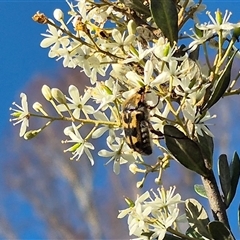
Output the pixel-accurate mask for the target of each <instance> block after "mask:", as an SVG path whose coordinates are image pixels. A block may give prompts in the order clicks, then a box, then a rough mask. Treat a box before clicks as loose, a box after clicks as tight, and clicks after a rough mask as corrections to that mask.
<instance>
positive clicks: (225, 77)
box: [202, 51, 237, 111]
mask: <svg viewBox="0 0 240 240" xmlns="http://www.w3.org/2000/svg"><path fill="white" fill-rule="evenodd" d="M236 53H237V51H236V52H234V53H233V54H232V56H231V57H230V58H229V60H228V63H227V65H226V67H225V69H224V70H223V72H222V74H221V75H220V76H219V78H218V80H217V82H216V87H215V89H214V91H213V93H212V95H211V96H210V98H209V99H208V100H207V103H206V105H205V106H204V107H203V109H202V111H205V110H208V109H209V108H210V107H212V106H213V105H214V104H215V103H216V102H218V100H219V99H220V98H221V97H222V96H223V94H224V93H225V91H226V90H227V88H228V86H229V83H230V79H231V70H232V63H233V59H234V56H235V55H236Z"/></svg>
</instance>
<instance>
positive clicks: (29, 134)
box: [24, 130, 40, 140]
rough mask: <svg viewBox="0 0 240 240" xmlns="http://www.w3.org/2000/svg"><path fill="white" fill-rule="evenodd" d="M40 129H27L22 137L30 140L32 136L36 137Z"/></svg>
mask: <svg viewBox="0 0 240 240" xmlns="http://www.w3.org/2000/svg"><path fill="white" fill-rule="evenodd" d="M39 132H40V131H39V130H31V131H28V132H26V133H25V134H24V139H25V140H30V139H32V138H34V137H36V136H37V135H38V133H39Z"/></svg>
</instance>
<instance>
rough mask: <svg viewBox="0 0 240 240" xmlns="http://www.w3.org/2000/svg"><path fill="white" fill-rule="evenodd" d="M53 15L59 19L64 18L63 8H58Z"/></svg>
mask: <svg viewBox="0 0 240 240" xmlns="http://www.w3.org/2000/svg"><path fill="white" fill-rule="evenodd" d="M53 16H54V18H55V19H56V20H57V21H61V20H63V18H64V14H63V12H62V10H61V9H59V8H57V9H55V10H54V12H53Z"/></svg>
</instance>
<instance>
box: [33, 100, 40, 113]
mask: <svg viewBox="0 0 240 240" xmlns="http://www.w3.org/2000/svg"><path fill="white" fill-rule="evenodd" d="M33 109H34V110H35V111H36V112H40V111H41V109H42V104H41V103H39V102H35V103H34V104H33Z"/></svg>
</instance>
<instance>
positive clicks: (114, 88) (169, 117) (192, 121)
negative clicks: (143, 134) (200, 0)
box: [12, 0, 239, 173]
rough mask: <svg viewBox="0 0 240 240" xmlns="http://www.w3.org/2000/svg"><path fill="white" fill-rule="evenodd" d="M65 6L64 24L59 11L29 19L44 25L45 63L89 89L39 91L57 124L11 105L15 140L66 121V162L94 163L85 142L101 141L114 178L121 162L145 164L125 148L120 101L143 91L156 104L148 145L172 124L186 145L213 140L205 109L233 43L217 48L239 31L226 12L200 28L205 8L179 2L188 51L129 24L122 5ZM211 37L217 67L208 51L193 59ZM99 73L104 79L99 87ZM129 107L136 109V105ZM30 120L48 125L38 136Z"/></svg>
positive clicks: (148, 27) (152, 27)
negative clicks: (80, 78)
mask: <svg viewBox="0 0 240 240" xmlns="http://www.w3.org/2000/svg"><path fill="white" fill-rule="evenodd" d="M67 3H68V5H69V7H70V11H69V14H70V16H69V19H67V20H65V16H64V14H63V12H62V11H61V10H60V9H56V10H55V11H54V14H53V16H54V20H53V19H50V18H48V17H47V16H45V15H44V14H43V13H39V12H38V13H36V14H35V15H34V16H33V19H34V21H36V22H39V23H42V24H47V26H48V29H47V33H45V34H42V36H43V37H44V39H43V40H42V42H41V43H40V45H41V47H43V48H49V57H51V58H57V59H58V60H60V59H61V60H62V61H63V66H64V67H69V68H76V67H79V68H80V69H81V70H82V71H83V72H84V73H85V74H86V75H87V76H88V77H89V80H90V83H91V85H92V86H91V87H89V88H88V89H85V92H84V94H83V95H82V96H81V95H80V94H79V90H78V88H77V87H76V86H73V85H71V86H69V90H68V92H69V96H67V95H65V94H64V93H63V92H62V91H61V90H59V89H57V88H52V89H50V88H49V87H48V86H46V85H45V86H43V88H42V93H43V95H44V97H45V99H46V100H47V101H49V102H50V103H51V104H52V105H53V106H54V108H55V109H56V111H57V113H58V114H59V117H58V118H56V117H51V116H49V115H48V113H46V111H45V110H44V109H43V107H42V105H41V104H36V103H35V104H34V109H35V110H36V111H37V112H40V114H35V113H31V112H29V111H28V107H27V103H26V96H25V95H24V94H22V95H21V97H22V107H20V106H18V105H17V107H18V108H19V109H20V110H14V111H15V113H13V114H12V115H13V116H14V119H12V120H16V121H17V122H16V124H17V123H19V122H21V123H22V125H21V130H20V136H24V137H25V138H27V139H29V138H31V137H33V136H35V135H37V134H38V133H39V132H40V131H42V130H43V129H44V128H46V127H47V126H48V125H49V124H50V123H52V122H53V121H56V120H65V121H66V120H67V121H69V122H71V124H70V126H69V127H67V128H66V129H65V130H64V133H65V135H66V136H67V137H68V138H69V139H68V140H65V141H63V142H64V143H71V144H73V145H72V146H71V147H69V148H68V149H67V150H66V151H70V152H72V153H73V157H72V158H75V159H77V160H78V159H80V158H81V156H82V154H83V153H85V154H86V156H87V157H88V158H89V160H90V161H91V164H93V163H94V159H93V157H92V154H91V152H90V150H93V149H94V146H93V145H92V143H90V140H91V139H97V138H100V137H105V139H106V145H107V146H108V149H105V148H103V149H101V150H100V151H99V152H98V154H99V155H100V156H102V157H106V158H108V159H109V161H108V162H113V166H114V168H113V169H114V172H116V173H119V171H120V168H119V167H120V165H121V164H124V163H129V164H132V163H140V164H141V163H144V158H143V157H142V156H141V154H139V153H138V152H135V151H134V150H133V149H132V148H131V146H130V147H129V145H130V144H128V145H127V144H126V138H125V137H124V132H123V120H122V114H121V112H122V110H123V109H122V105H123V103H124V101H125V100H126V99H128V98H129V97H131V96H133V95H134V94H136V93H137V91H138V90H139V89H140V88H142V87H144V88H146V89H147V91H146V93H145V98H146V102H147V104H148V105H149V106H155V105H156V102H158V104H157V105H156V107H155V108H151V109H150V108H149V109H150V110H149V114H148V115H149V116H148V117H149V119H146V122H147V123H144V124H143V125H144V126H145V125H146V124H147V126H148V127H149V128H151V129H153V130H152V131H151V132H150V135H151V139H156V132H163V131H164V126H165V125H167V124H170V125H174V126H176V127H177V128H178V129H180V130H181V131H182V132H183V133H184V134H185V136H187V137H188V138H190V139H196V138H197V137H198V136H203V135H204V134H207V135H209V136H211V137H212V136H213V135H212V133H211V131H210V129H209V128H208V127H207V126H206V125H207V121H208V120H210V119H212V118H214V117H215V115H211V114H210V112H209V109H210V107H211V106H212V105H213V104H214V103H215V102H216V99H217V100H218V99H219V98H220V97H219V96H216V94H215V93H214V91H215V90H216V89H217V91H218V92H219V87H221V85H222V84H221V83H219V81H223V80H224V79H223V80H222V79H221V76H223V77H224V74H225V72H224V70H223V69H221V66H222V64H223V63H224V61H227V60H229V56H232V55H233V53H232V49H233V47H234V42H231V43H229V46H228V48H227V49H223V43H224V42H223V41H224V39H226V36H231V35H232V34H233V31H234V30H235V29H236V28H238V27H239V24H233V23H228V20H229V17H230V13H228V12H226V14H225V15H224V16H222V14H221V12H219V11H217V12H216V14H215V19H214V18H213V17H212V15H211V14H210V13H209V12H207V14H208V16H209V18H210V20H211V21H212V23H211V24H210V23H208V24H207V23H206V24H200V23H199V22H198V19H197V17H196V13H197V12H199V11H203V10H204V9H205V6H204V5H202V4H195V3H194V1H187V4H186V1H178V6H177V9H182V11H179V13H180V12H182V13H184V14H185V15H184V14H183V15H182V17H181V18H179V19H181V21H180V20H179V29H181V27H183V24H184V23H185V22H186V21H187V20H188V19H189V18H190V16H193V19H194V20H195V21H196V23H197V24H196V27H195V30H192V31H193V35H192V36H190V37H191V38H192V39H193V41H192V42H190V43H189V44H188V47H186V46H185V47H179V46H178V45H177V43H176V42H174V43H170V41H169V40H168V39H167V38H165V37H164V36H163V35H162V34H161V33H159V32H158V31H157V30H158V29H157V27H156V24H155V23H154V21H152V19H151V18H150V17H147V16H144V14H137V16H136V17H135V18H134V19H133V17H132V15H131V14H130V13H129V11H127V9H128V7H127V6H125V5H124V4H122V3H121V2H108V1H102V2H101V3H98V2H93V1H85V0H79V1H77V3H76V4H75V5H73V4H71V3H69V2H68V1H67ZM136 11H137V10H136ZM143 22H145V24H144V23H143ZM137 25H138V26H137ZM185 36H189V35H187V34H185ZM217 38H219V44H218V51H219V54H218V58H217V59H216V61H215V62H216V65H211V64H210V62H209V60H208V54H207V52H206V53H205V56H206V62H207V65H206V64H201V62H199V61H198V60H197V58H193V57H192V56H191V54H192V53H194V52H196V51H197V50H198V49H199V47H200V46H202V45H204V46H205V45H206V43H207V42H212V40H213V39H214V40H215V39H217ZM235 40H236V39H235ZM215 41H217V40H215ZM205 49H206V48H205ZM99 75H100V76H102V77H101V78H104V79H105V80H104V81H102V82H101V81H99V80H98V78H99ZM223 77H222V78H223ZM219 79H220V80H219ZM208 101H210V102H211V104H208ZM134 107H135V109H137V108H138V105H137V104H136V106H134ZM12 110H13V109H12ZM30 116H35V117H43V118H45V119H47V123H46V125H44V126H43V127H42V128H40V129H38V130H34V131H30V132H26V130H27V127H28V125H29V118H30ZM86 124H89V125H92V126H93V127H92V128H91V130H90V131H89V132H88V134H85V135H84V136H83V135H82V133H81V129H82V127H83V126H84V125H86ZM136 124H137V123H136ZM138 140H139V139H138ZM132 144H133V143H132ZM153 144H154V145H156V146H157V148H158V149H160V150H162V149H164V147H163V146H162V145H161V142H160V143H159V141H156V140H153ZM164 154H165V155H166V154H167V150H166V152H164ZM165 155H164V157H160V158H165ZM169 155H170V156H171V154H170V153H169ZM171 157H172V156H171ZM144 164H145V163H144ZM148 167H149V166H148ZM155 170H159V169H158V168H155ZM150 171H152V169H151V170H150Z"/></svg>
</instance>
